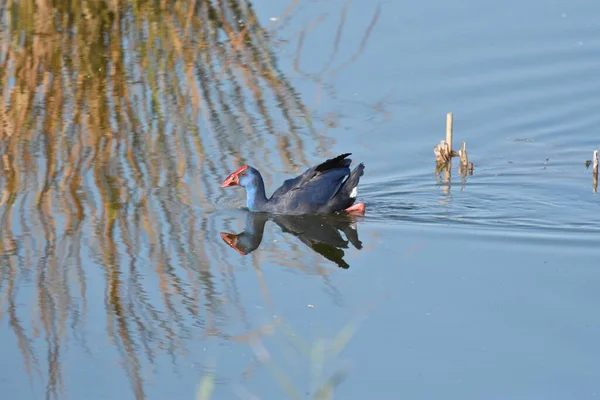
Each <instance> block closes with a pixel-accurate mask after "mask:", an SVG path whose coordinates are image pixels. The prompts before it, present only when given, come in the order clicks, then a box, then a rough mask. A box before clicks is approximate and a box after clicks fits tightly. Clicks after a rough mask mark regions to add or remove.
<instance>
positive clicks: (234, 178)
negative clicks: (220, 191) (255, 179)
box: [221, 165, 248, 188]
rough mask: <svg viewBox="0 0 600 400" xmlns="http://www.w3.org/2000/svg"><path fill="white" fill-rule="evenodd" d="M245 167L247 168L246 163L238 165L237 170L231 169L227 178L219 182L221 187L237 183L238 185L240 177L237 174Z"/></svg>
mask: <svg viewBox="0 0 600 400" xmlns="http://www.w3.org/2000/svg"><path fill="white" fill-rule="evenodd" d="M245 169H248V166H247V165H244V166H243V167H240V168H238V169H237V170H235V171H233V172H232V173H231V174H229V176H228V177H227V178H225V180H224V181H223V183H222V184H221V187H222V188H226V187H229V186H237V185H239V184H240V177H239V176H238V175H239V173H240V172H242V171H243V170H245Z"/></svg>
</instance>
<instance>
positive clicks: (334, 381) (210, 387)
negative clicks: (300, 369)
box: [196, 322, 359, 400]
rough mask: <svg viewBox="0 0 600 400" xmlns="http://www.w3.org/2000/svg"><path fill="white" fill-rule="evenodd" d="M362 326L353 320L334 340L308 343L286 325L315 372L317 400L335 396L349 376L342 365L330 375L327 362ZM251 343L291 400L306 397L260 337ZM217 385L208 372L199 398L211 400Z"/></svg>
mask: <svg viewBox="0 0 600 400" xmlns="http://www.w3.org/2000/svg"><path fill="white" fill-rule="evenodd" d="M358 325H359V324H358V322H351V323H349V324H347V325H346V326H345V327H343V328H342V329H341V330H340V331H339V332H338V334H337V335H336V336H335V337H334V338H333V339H325V338H320V339H317V340H316V341H315V342H313V343H307V342H306V341H304V340H302V338H300V337H299V336H298V335H297V334H296V333H295V332H294V331H293V330H292V329H291V328H290V327H289V326H287V325H283V331H284V334H285V337H286V338H287V339H288V341H289V342H290V343H291V345H292V346H293V348H294V349H295V350H296V351H297V352H299V353H300V354H301V355H302V356H303V357H304V358H305V359H306V360H307V361H308V367H309V368H310V372H311V374H310V376H311V382H309V386H310V392H311V393H312V396H313V398H314V399H317V400H328V399H332V398H333V395H334V391H335V389H336V387H338V386H339V385H340V384H341V383H342V382H343V381H344V380H345V379H346V377H347V375H348V371H347V369H345V368H338V369H336V370H335V371H334V372H333V373H331V374H330V375H328V376H327V375H326V365H327V364H328V363H329V362H330V361H332V360H334V359H336V357H338V356H339V354H340V353H341V352H342V351H343V350H344V349H345V348H346V346H347V345H348V343H349V342H350V340H351V339H352V337H354V335H355V333H356V331H357V329H358ZM250 345H251V346H252V349H253V350H254V354H255V355H256V357H257V359H258V361H259V362H260V363H261V364H262V365H264V366H265V367H266V368H267V370H268V371H269V373H270V374H271V376H272V377H273V379H274V381H275V382H276V383H277V384H278V385H279V386H280V387H281V388H282V389H283V390H284V391H285V393H286V394H287V396H288V397H289V398H290V399H302V398H303V396H302V395H301V393H303V392H305V391H306V389H304V388H299V387H297V386H296V385H295V384H294V382H293V380H292V378H291V376H290V375H291V374H289V373H287V372H286V371H285V370H284V368H283V367H281V366H280V365H279V364H277V363H276V362H275V361H274V359H273V357H272V356H271V353H270V352H269V350H268V349H267V348H266V346H265V345H264V343H263V342H262V341H261V340H260V337H259V336H253V338H252V341H251V342H250ZM214 386H215V377H214V375H213V374H204V375H203V376H202V377H201V379H200V382H199V384H198V388H197V392H196V399H197V400H208V399H210V398H211V395H212V393H213V391H214ZM264 397H266V396H260V398H264Z"/></svg>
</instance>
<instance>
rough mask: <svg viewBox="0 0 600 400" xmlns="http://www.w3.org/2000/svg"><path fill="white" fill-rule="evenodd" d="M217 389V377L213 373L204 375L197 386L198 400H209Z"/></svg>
mask: <svg viewBox="0 0 600 400" xmlns="http://www.w3.org/2000/svg"><path fill="white" fill-rule="evenodd" d="M214 389H215V377H214V376H213V375H212V374H207V375H204V376H203V377H202V378H201V379H200V383H199V384H198V386H197V388H196V400H209V399H210V398H211V396H212V393H213V391H214Z"/></svg>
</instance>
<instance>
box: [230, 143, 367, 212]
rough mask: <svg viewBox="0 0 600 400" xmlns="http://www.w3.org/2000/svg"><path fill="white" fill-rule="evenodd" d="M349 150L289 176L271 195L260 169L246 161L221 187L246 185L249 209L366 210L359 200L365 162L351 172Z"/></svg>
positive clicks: (244, 186)
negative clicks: (357, 201) (267, 193)
mask: <svg viewBox="0 0 600 400" xmlns="http://www.w3.org/2000/svg"><path fill="white" fill-rule="evenodd" d="M350 154H352V153H346V154H342V155H339V156H337V157H334V158H332V159H330V160H327V161H325V162H323V163H321V164H319V165H317V166H316V167H312V168H309V169H307V170H306V171H305V172H304V173H303V174H301V175H299V176H297V177H295V178H293V179H288V180H286V181H285V182H283V185H281V186H280V187H279V189H277V190H276V191H275V192H274V193H273V195H272V196H271V198H269V199H268V198H267V196H266V194H265V183H264V181H263V178H262V176H261V175H260V172H258V171H257V170H256V169H254V168H252V167H250V166H248V165H244V166H243V167H241V168H239V169H237V170H236V171H234V172H232V173H231V174H230V175H229V176H228V177H227V178H225V180H224V181H223V184H222V185H221V187H224V188H225V187H229V186H238V185H239V186H242V187H243V188H244V189H246V206H247V207H248V209H249V210H250V211H260V212H268V213H273V214H288V215H290V214H293V215H300V214H332V213H335V212H339V211H346V212H351V213H358V214H363V213H364V211H365V205H364V203H356V204H355V201H356V195H357V194H358V190H357V186H358V181H359V180H360V177H361V176H362V175H363V173H364V170H365V166H364V164H363V163H360V164H358V166H357V167H356V168H354V170H353V171H352V172H351V171H350V164H351V163H352V160H351V159H349V158H346V157H348V156H349V155H350Z"/></svg>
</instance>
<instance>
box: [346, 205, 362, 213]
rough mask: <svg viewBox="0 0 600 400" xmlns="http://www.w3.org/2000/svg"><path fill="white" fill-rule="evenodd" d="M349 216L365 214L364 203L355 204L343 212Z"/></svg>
mask: <svg viewBox="0 0 600 400" xmlns="http://www.w3.org/2000/svg"><path fill="white" fill-rule="evenodd" d="M345 211H346V212H348V213H351V214H361V215H362V214H364V213H365V203H356V204H354V205H352V206H350V207H348V208H346V210H345Z"/></svg>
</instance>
